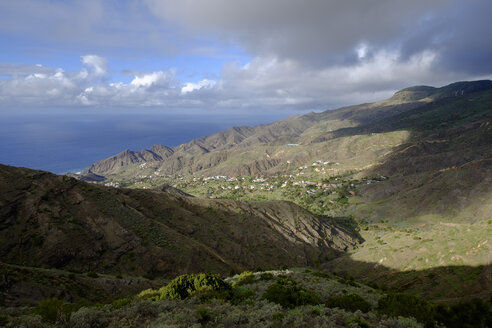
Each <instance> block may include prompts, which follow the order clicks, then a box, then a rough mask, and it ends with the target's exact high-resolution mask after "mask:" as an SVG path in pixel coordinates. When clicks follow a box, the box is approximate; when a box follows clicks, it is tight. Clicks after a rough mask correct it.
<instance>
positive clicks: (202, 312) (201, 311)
mask: <svg viewBox="0 0 492 328" xmlns="http://www.w3.org/2000/svg"><path fill="white" fill-rule="evenodd" d="M196 312H197V313H198V316H199V318H198V322H199V323H201V324H202V325H204V324H206V323H207V322H208V321H210V319H211V316H210V313H208V311H207V309H205V308H202V307H201V308H198V309H196Z"/></svg>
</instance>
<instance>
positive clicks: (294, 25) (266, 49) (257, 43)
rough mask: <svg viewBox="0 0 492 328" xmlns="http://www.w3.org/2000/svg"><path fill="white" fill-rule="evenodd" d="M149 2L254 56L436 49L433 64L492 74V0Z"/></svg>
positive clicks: (335, 60)
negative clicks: (489, 33)
mask: <svg viewBox="0 0 492 328" xmlns="http://www.w3.org/2000/svg"><path fill="white" fill-rule="evenodd" d="M146 1H147V3H148V4H149V7H150V8H151V10H152V12H153V13H154V14H155V15H156V16H158V17H161V19H163V20H164V21H168V22H174V23H175V24H178V25H179V26H181V28H182V29H183V30H184V31H188V33H189V34H190V35H194V36H195V37H196V35H201V36H202V37H204V38H206V37H209V36H210V35H213V36H214V37H215V38H216V39H219V40H221V41H222V42H226V43H227V42H229V43H230V44H240V45H241V46H243V47H244V48H245V49H246V50H247V52H249V53H250V54H253V56H255V57H258V56H261V57H276V58H279V59H280V60H283V59H288V60H295V61H298V62H301V63H303V64H304V65H310V66H316V67H326V66H335V65H350V64H353V63H354V62H356V61H357V60H358V59H359V58H358V56H357V55H360V54H361V53H354V52H353V49H354V48H356V47H359V50H363V48H360V45H367V46H369V47H371V48H373V49H376V50H378V51H379V50H386V51H395V50H398V51H399V52H400V55H401V57H400V58H402V59H406V58H408V57H411V56H413V55H415V54H418V53H421V52H423V51H426V50H428V51H434V52H436V53H438V54H439V61H436V62H435V63H434V65H441V66H442V67H445V68H446V69H447V70H460V71H462V72H475V73H476V72H478V71H481V72H483V71H484V70H485V69H486V70H487V72H488V73H490V72H491V71H492V62H491V61H490V60H487V58H490V55H491V54H492V43H491V42H488V40H487V38H486V37H485V36H484V34H483V33H485V31H488V30H491V29H492V20H490V18H489V17H488V16H489V13H490V12H492V2H491V1H488V0H474V1H459V0H415V1H408V0H393V1H386V0H373V1H338V0H311V1H298V0H270V1H263V0H248V1H228V0H208V1H193V0H182V1H179V2H176V1H173V0H146ZM364 55H365V56H371V52H365V53H364ZM479 65H481V66H479Z"/></svg>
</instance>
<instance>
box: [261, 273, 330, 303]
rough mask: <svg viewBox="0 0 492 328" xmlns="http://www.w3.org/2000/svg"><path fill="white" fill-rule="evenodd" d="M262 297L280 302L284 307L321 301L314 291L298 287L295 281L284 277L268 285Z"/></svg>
mask: <svg viewBox="0 0 492 328" xmlns="http://www.w3.org/2000/svg"><path fill="white" fill-rule="evenodd" d="M263 298H264V299H266V300H268V301H270V302H273V303H277V304H280V305H282V307H284V308H295V307H298V306H301V305H316V304H320V303H321V300H320V299H319V297H318V296H317V295H316V294H315V293H314V292H312V291H309V290H306V289H304V288H302V287H299V286H298V285H297V283H296V282H295V281H293V280H292V279H289V278H284V277H282V278H279V279H277V281H276V282H275V283H274V284H272V285H270V286H269V287H268V288H267V290H266V292H265V294H264V295H263Z"/></svg>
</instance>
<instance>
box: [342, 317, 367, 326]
mask: <svg viewBox="0 0 492 328" xmlns="http://www.w3.org/2000/svg"><path fill="white" fill-rule="evenodd" d="M345 325H346V326H347V327H354V326H355V327H359V328H370V327H371V326H370V325H369V324H368V323H367V322H366V321H365V320H364V319H361V318H353V319H352V320H349V321H347V322H346V323H345Z"/></svg>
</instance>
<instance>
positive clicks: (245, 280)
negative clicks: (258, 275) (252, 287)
mask: <svg viewBox="0 0 492 328" xmlns="http://www.w3.org/2000/svg"><path fill="white" fill-rule="evenodd" d="M255 280H256V279H255V275H254V274H253V272H251V271H243V272H242V273H241V274H240V275H239V277H238V278H237V281H236V282H235V283H233V286H241V285H246V284H251V283H253V282H254V281H255Z"/></svg>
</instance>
